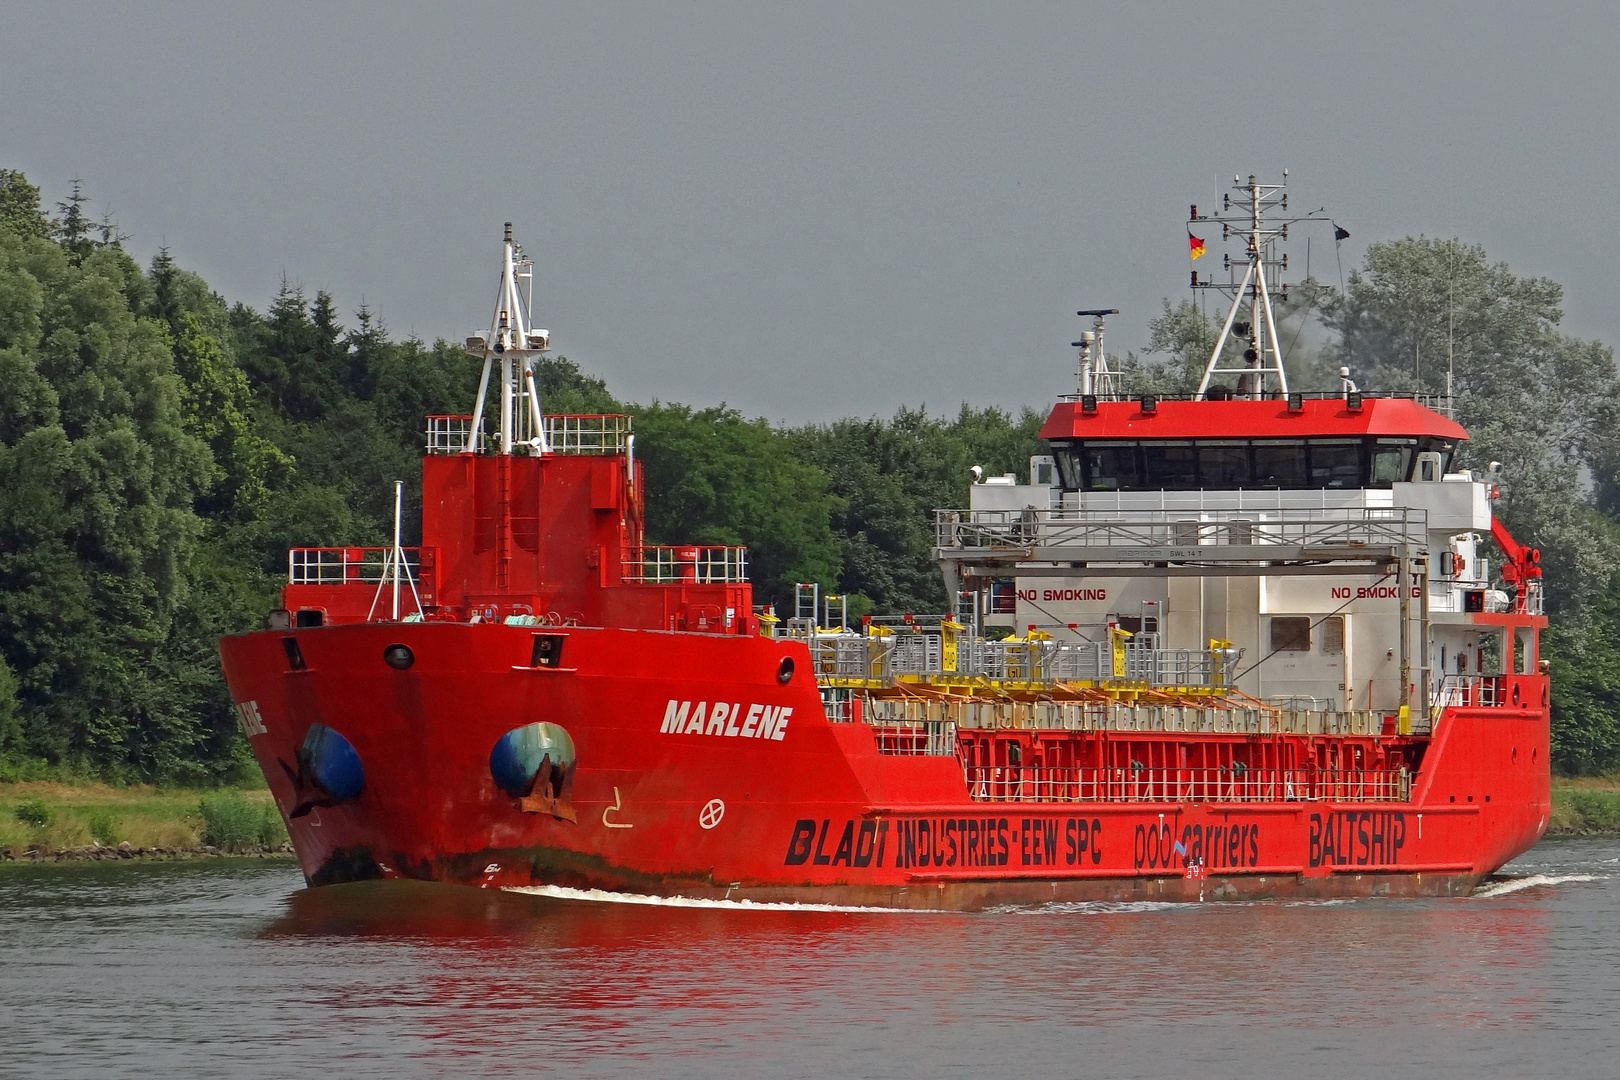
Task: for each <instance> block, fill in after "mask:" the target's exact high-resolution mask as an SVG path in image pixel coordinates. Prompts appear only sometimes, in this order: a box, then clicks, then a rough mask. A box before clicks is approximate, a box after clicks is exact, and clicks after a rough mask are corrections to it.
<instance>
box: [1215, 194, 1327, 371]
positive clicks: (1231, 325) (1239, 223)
mask: <svg viewBox="0 0 1620 1080" xmlns="http://www.w3.org/2000/svg"><path fill="white" fill-rule="evenodd" d="M1287 183H1288V170H1287V169H1284V170H1283V183H1281V184H1262V183H1259V182H1258V181H1257V180H1256V179H1255V177H1254V176H1253V174H1251V175H1250V176H1249V179H1248V182H1247V183H1245V182H1244V181H1243V180H1242V178H1241V177H1237V176H1234V177H1232V190H1233V191H1235V192H1236V193H1237V194H1235V195H1232V194H1227V195H1223V196H1222V197H1221V213H1220V214H1217V215H1215V216H1213V217H1211V216H1209V215H1207V214H1206V215H1202V216H1200V215H1199V213H1198V207H1197V206H1196V205H1194V206H1193V208H1192V213H1191V215H1190V216H1189V217H1188V220H1187V234H1188V236H1189V237H1190V238H1191V239H1192V241H1193V244H1194V246H1193V252H1194V258H1197V257H1198V256H1199V255H1201V254H1202V253H1203V241H1202V240H1201V239H1199V238H1198V237H1194V236H1193V235H1192V230H1193V229H1194V228H1195V227H1198V226H1200V225H1201V226H1202V227H1203V228H1210V227H1212V226H1213V225H1216V224H1219V225H1220V227H1221V239H1222V240H1228V239H1236V240H1241V241H1243V243H1244V248H1245V251H1244V254H1243V255H1242V256H1241V257H1239V258H1237V259H1234V258H1232V257H1231V256H1230V255H1223V256H1222V257H1221V259H1222V266H1223V269H1225V270H1226V272H1227V280H1226V281H1216V280H1214V275H1213V274H1212V275H1210V277H1209V278H1200V277H1199V276H1198V271H1197V270H1196V269H1194V270H1193V272H1192V287H1193V288H1194V289H1214V290H1216V291H1217V292H1220V293H1223V294H1228V295H1230V296H1231V297H1232V306H1231V308H1230V309H1229V310H1228V311H1227V313H1226V321H1225V322H1224V323H1222V324H1221V333H1220V336H1219V337H1218V338H1217V339H1216V341H1215V349H1214V351H1213V352H1211V353H1210V354H1209V363H1208V364H1206V365H1205V367H1204V378H1203V380H1202V381H1201V382H1199V384H1198V396H1199V397H1205V396H1207V395H1208V394H1209V384H1210V380H1211V379H1213V378H1214V377H1215V376H1216V375H1236V376H1237V377H1238V384H1237V394H1236V396H1237V397H1240V398H1250V399H1253V400H1259V399H1261V398H1265V397H1271V396H1276V395H1280V394H1287V393H1288V373H1287V372H1286V371H1284V370H1283V362H1282V353H1281V351H1280V350H1279V349H1278V347H1277V346H1278V341H1277V320H1276V318H1275V317H1274V316H1273V314H1272V311H1271V300H1272V297H1273V296H1276V297H1277V298H1278V299H1281V300H1287V299H1288V286H1287V285H1286V284H1284V283H1283V280H1282V275H1283V273H1284V272H1285V271H1286V270H1287V269H1288V256H1287V254H1282V255H1279V254H1278V252H1277V243H1278V241H1281V240H1287V239H1288V226H1289V225H1290V224H1294V223H1295V222H1296V221H1303V220H1307V219H1310V220H1320V219H1314V218H1310V217H1309V215H1307V217H1306V218H1299V219H1290V220H1279V219H1278V218H1276V217H1275V216H1273V217H1271V218H1270V219H1268V217H1267V215H1268V214H1272V215H1275V214H1276V213H1278V212H1280V213H1282V214H1286V213H1287V212H1288V192H1287V190H1286V185H1287ZM1317 212H1318V213H1319V212H1320V211H1317ZM1240 262H1241V263H1242V264H1243V266H1244V269H1243V276H1242V277H1241V278H1239V277H1238V276H1237V273H1236V267H1237V265H1238V264H1239V263H1240ZM1245 302H1247V304H1248V306H1249V321H1248V322H1238V321H1237V315H1238V309H1240V308H1241V307H1243V305H1244V303H1245ZM1232 336H1236V337H1239V338H1246V339H1247V340H1248V347H1247V348H1246V349H1244V350H1243V366H1242V367H1221V366H1220V364H1221V352H1222V350H1224V349H1225V348H1226V340H1227V338H1228V337H1232ZM1268 379H1275V380H1276V387H1275V388H1272V387H1271V386H1269V385H1268V384H1267V380H1268ZM1217 393H1220V394H1222V395H1223V396H1224V395H1225V391H1224V390H1223V389H1221V388H1217Z"/></svg>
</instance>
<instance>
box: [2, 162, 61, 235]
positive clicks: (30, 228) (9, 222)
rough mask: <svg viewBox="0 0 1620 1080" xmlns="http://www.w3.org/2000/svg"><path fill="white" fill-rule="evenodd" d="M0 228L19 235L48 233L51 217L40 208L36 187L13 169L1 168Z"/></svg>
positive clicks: (49, 232) (49, 231)
mask: <svg viewBox="0 0 1620 1080" xmlns="http://www.w3.org/2000/svg"><path fill="white" fill-rule="evenodd" d="M0 229H9V230H10V231H12V232H14V233H17V234H18V235H20V236H37V237H45V236H49V235H50V234H51V221H50V219H49V218H47V217H46V216H45V213H44V211H43V210H41V209H40V205H39V188H37V187H35V186H34V185H33V184H30V183H29V182H28V177H26V176H24V175H23V174H22V173H20V172H18V171H17V170H15V169H0Z"/></svg>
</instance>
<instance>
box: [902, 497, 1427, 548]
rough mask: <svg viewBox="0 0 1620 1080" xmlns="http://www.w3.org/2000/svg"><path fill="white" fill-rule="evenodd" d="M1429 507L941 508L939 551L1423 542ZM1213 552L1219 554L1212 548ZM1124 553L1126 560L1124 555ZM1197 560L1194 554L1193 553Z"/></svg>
mask: <svg viewBox="0 0 1620 1080" xmlns="http://www.w3.org/2000/svg"><path fill="white" fill-rule="evenodd" d="M1427 530H1428V511H1426V510H1421V509H1413V508H1411V507H1404V506H1396V507H1306V508H1286V509H1272V510H1251V509H1244V510H1236V509H1232V510H1215V509H1210V510H1196V511H1194V510H1073V509H1067V510H936V511H935V512H934V539H935V543H936V545H937V546H938V547H940V548H942V549H976V548H1027V547H1031V546H1037V545H1038V546H1042V547H1078V548H1109V549H1132V548H1139V549H1143V555H1144V557H1145V558H1154V557H1163V549H1166V548H1171V549H1191V548H1213V549H1219V548H1222V547H1267V546H1273V545H1289V546H1294V547H1308V548H1326V547H1371V546H1379V547H1388V546H1394V545H1401V544H1422V543H1423V542H1424V541H1425V539H1426V533H1427ZM1209 554H1210V555H1211V557H1219V552H1218V550H1217V551H1211V552H1210V553H1209ZM1121 557H1129V556H1128V555H1122V556H1121ZM1172 557H1174V556H1172ZM1193 557H1196V556H1193Z"/></svg>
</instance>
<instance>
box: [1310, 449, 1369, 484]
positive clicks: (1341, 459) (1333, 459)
mask: <svg viewBox="0 0 1620 1080" xmlns="http://www.w3.org/2000/svg"><path fill="white" fill-rule="evenodd" d="M1310 454H1311V482H1310V484H1309V486H1310V487H1313V488H1354V487H1360V486H1361V444H1360V442H1359V441H1357V440H1355V439H1343V440H1340V439H1333V440H1327V439H1323V440H1320V441H1318V440H1314V439H1313V440H1312V441H1311V444H1310Z"/></svg>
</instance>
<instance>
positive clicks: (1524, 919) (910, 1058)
mask: <svg viewBox="0 0 1620 1080" xmlns="http://www.w3.org/2000/svg"><path fill="white" fill-rule="evenodd" d="M1616 859H1620V843H1616V842H1615V841H1609V840H1605V841H1581V842H1566V843H1564V844H1562V845H1546V846H1544V847H1543V848H1542V849H1538V850H1537V851H1536V852H1533V853H1532V855H1531V856H1530V857H1528V858H1527V859H1526V860H1525V861H1524V862H1523V863H1522V864H1521V866H1520V867H1518V868H1517V869H1518V872H1520V873H1524V874H1538V873H1539V874H1543V875H1546V876H1547V878H1548V879H1549V881H1550V882H1552V883H1550V884H1546V885H1539V886H1534V887H1528V888H1524V889H1522V890H1521V891H1517V892H1510V893H1504V894H1502V895H1499V896H1497V897H1494V898H1489V899H1473V900H1435V901H1388V900H1383V901H1361V902H1355V903H1343V902H1339V903H1329V904H1308V903H1273V904H1208V905H1202V906H1196V905H1193V906H1158V905H1135V906H1132V905H1123V906H1120V905H1115V906H1109V905H1069V906H1060V907H1053V908H1049V909H1045V910H1041V911H1037V912H1034V913H1019V914H1013V913H1000V914H985V915H973V916H963V915H940V914H927V913H895V912H876V913H873V912H847V911H758V910H740V909H737V908H693V907H668V906H651V905H628V904H600V903H587V902H580V901H574V900H564V899H556V898H552V897H545V896H534V895H527V894H516V893H500V892H484V891H480V890H474V889H467V888H461V887H455V886H440V885H432V884H426V883H420V882H408V881H394V882H366V883H358V884H354V885H343V886H335V887H329V888H323V889H314V890H308V889H302V888H300V887H299V881H298V878H297V874H296V871H293V870H290V869H288V868H285V867H281V868H277V867H274V866H264V865H260V866H257V867H235V868H232V867H228V866H220V865H215V866H213V867H201V866H193V867H185V868H173V867H154V868H132V867H127V866H126V867H116V868H110V870H107V871H102V870H97V871H95V872H93V873H83V874H74V873H67V872H63V871H60V870H40V871H16V872H12V873H5V874H0V994H4V996H5V1000H6V1001H7V1002H8V1010H7V1012H8V1013H9V1019H8V1020H7V1021H6V1022H5V1023H4V1024H0V1027H3V1028H4V1030H5V1034H6V1036H7V1044H8V1054H9V1055H10V1058H9V1060H10V1061H11V1063H13V1064H17V1063H21V1065H22V1066H24V1067H23V1069H22V1071H23V1072H31V1071H32V1072H41V1071H43V1072H48V1073H51V1074H53V1075H97V1076H107V1075H150V1074H152V1073H155V1072H161V1071H165V1070H167V1071H169V1072H172V1073H176V1074H183V1073H184V1072H186V1071H187V1068H188V1067H190V1066H195V1065H199V1064H201V1063H206V1066H207V1067H206V1068H200V1069H198V1070H197V1071H202V1072H207V1073H210V1074H218V1075H242V1076H258V1075H267V1074H278V1075H304V1074H306V1073H310V1072H322V1071H327V1070H328V1069H329V1068H330V1067H331V1063H332V1062H334V1061H336V1060H341V1062H342V1071H343V1072H344V1074H345V1076H346V1077H365V1076H382V1075H388V1076H390V1077H393V1076H397V1075H400V1074H401V1073H402V1072H403V1073H405V1074H408V1075H410V1074H421V1075H446V1074H460V1073H469V1074H472V1073H476V1074H479V1075H492V1074H493V1075H500V1074H503V1073H508V1072H509V1073H513V1074H521V1075H533V1074H535V1073H547V1072H555V1073H558V1074H563V1075H582V1074H583V1075H614V1076H622V1075H635V1074H641V1075H651V1076H712V1075H732V1074H737V1075H744V1074H746V1075H807V1076H819V1075H825V1074H828V1073H841V1074H846V1075H849V1076H864V1075H919V1074H932V1073H942V1074H944V1073H951V1072H968V1073H970V1074H973V1075H1000V1074H1003V1073H1005V1072H1007V1071H1010V1070H1011V1069H1012V1068H1014V1067H1016V1068H1017V1069H1019V1070H1020V1071H1027V1072H1033V1073H1036V1074H1054V1073H1055V1074H1063V1075H1070V1074H1075V1073H1078V1072H1086V1073H1096V1074H1100V1075H1109V1076H1115V1075H1117V1076H1133V1075H1143V1076H1160V1075H1163V1074H1164V1073H1165V1072H1166V1071H1170V1069H1171V1068H1180V1066H1179V1065H1176V1064H1174V1063H1175V1062H1185V1061H1188V1060H1195V1061H1196V1062H1197V1063H1198V1070H1197V1071H1198V1075H1199V1076H1200V1077H1205V1076H1227V1075H1230V1076H1254V1075H1283V1074H1286V1075H1290V1076H1341V1075H1342V1076H1352V1075H1353V1076H1364V1075H1367V1073H1368V1071H1369V1065H1370V1064H1371V1063H1375V1062H1384V1063H1385V1064H1386V1065H1387V1066H1388V1067H1387V1068H1386V1069H1384V1070H1383V1071H1385V1072H1389V1071H1391V1070H1393V1071H1398V1072H1400V1073H1402V1074H1410V1073H1419V1072H1433V1071H1440V1072H1444V1071H1447V1070H1448V1069H1456V1068H1467V1069H1470V1070H1474V1071H1476V1072H1481V1071H1483V1072H1485V1073H1493V1072H1498V1071H1502V1070H1506V1071H1508V1072H1515V1071H1517V1072H1520V1073H1523V1074H1525V1075H1544V1074H1545V1073H1546V1072H1547V1071H1551V1070H1552V1067H1553V1066H1554V1065H1556V1068H1557V1071H1559V1072H1560V1073H1562V1074H1564V1075H1566V1076H1580V1075H1583V1074H1584V1073H1583V1070H1585V1069H1587V1068H1588V1067H1589V1066H1590V1068H1591V1069H1593V1070H1594V1071H1592V1072H1591V1073H1590V1074H1591V1075H1605V1076H1606V1075H1611V1074H1612V1070H1609V1069H1606V1068H1601V1067H1600V1064H1601V1063H1606V1062H1607V1061H1608V1060H1610V1059H1608V1058H1606V1057H1604V1056H1603V1054H1602V1053H1599V1051H1602V1052H1604V1053H1606V1052H1607V1051H1608V1050H1610V1049H1612V1048H1613V1047H1612V1046H1611V1044H1612V1042H1613V1035H1612V1034H1610V1032H1611V1031H1612V1027H1611V1025H1610V1022H1609V1019H1608V1009H1609V1007H1610V1006H1609V1003H1610V1002H1611V1001H1612V1000H1620V976H1617V974H1616V973H1617V971H1620V964H1617V963H1616V961H1617V960H1620V932H1617V929H1616V926H1615V921H1614V919H1613V911H1614V908H1615V901H1616V900H1617V899H1620V881H1617V880H1616V877H1615V875H1616V871H1617V864H1616V863H1615V862H1614V861H1613V860H1616ZM1573 876H1584V877H1585V878H1586V879H1587V880H1583V881H1578V880H1569V879H1570V878H1571V877H1573ZM64 1055H65V1056H64ZM64 1061H65V1062H66V1063H67V1064H66V1066H64V1065H63V1062H64ZM1081 1062H1083V1063H1084V1065H1085V1067H1084V1069H1082V1068H1080V1067H1079V1063H1081ZM47 1063H48V1064H49V1066H50V1067H49V1068H46V1065H47ZM1371 1071H1373V1072H1375V1073H1376V1072H1378V1071H1379V1070H1377V1069H1373V1070H1371Z"/></svg>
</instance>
